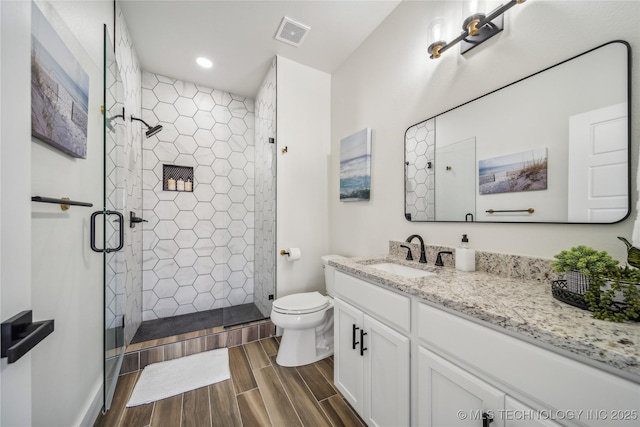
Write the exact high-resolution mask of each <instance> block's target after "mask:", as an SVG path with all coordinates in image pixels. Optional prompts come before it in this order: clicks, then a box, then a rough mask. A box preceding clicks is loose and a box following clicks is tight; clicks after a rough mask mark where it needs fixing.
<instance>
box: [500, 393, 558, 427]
mask: <svg viewBox="0 0 640 427" xmlns="http://www.w3.org/2000/svg"><path fill="white" fill-rule="evenodd" d="M504 409H505V411H504V417H503V418H504V425H505V427H560V424H558V423H556V422H555V421H552V420H548V419H545V415H547V416H548V415H552V414H553V411H536V410H534V409H531V408H530V407H529V406H527V405H525V404H524V403H522V402H519V401H517V400H515V399H514V398H513V397H511V396H506V397H505V401H504Z"/></svg>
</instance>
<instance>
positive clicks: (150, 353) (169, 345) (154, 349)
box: [120, 319, 276, 375]
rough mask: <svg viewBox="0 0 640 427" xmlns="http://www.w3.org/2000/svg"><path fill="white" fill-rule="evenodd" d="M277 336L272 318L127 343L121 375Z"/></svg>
mask: <svg viewBox="0 0 640 427" xmlns="http://www.w3.org/2000/svg"><path fill="white" fill-rule="evenodd" d="M274 336H276V333H275V325H274V324H273V323H272V322H271V320H269V319H265V320H260V321H257V322H251V323H247V324H244V325H238V326H233V327H230V328H224V327H222V326H217V327H215V328H210V329H204V330H200V331H195V332H189V333H186V334H181V335H175V336H172V337H167V338H161V339H157V340H151V341H145V342H141V343H136V344H130V345H128V346H127V348H126V350H125V354H124V359H123V361H122V367H121V368H120V375H124V374H128V373H131V372H135V371H139V370H141V369H144V367H145V366H147V365H149V364H151V363H157V362H164V361H166V360H172V359H177V358H179V357H185V356H189V355H192V354H196V353H201V352H203V351H209V350H216V349H218V348H224V347H227V348H230V347H236V346H239V345H242V344H247V343H250V342H253V341H258V340H261V339H263V338H269V337H274Z"/></svg>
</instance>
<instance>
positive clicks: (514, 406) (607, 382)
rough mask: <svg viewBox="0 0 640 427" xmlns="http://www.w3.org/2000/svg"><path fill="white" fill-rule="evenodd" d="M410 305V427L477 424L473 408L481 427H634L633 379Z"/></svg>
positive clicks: (638, 403)
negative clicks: (413, 359)
mask: <svg viewBox="0 0 640 427" xmlns="http://www.w3.org/2000/svg"><path fill="white" fill-rule="evenodd" d="M415 306H417V308H416V316H415V317H416V323H417V328H415V329H417V330H415V335H414V340H415V341H416V342H415V344H414V345H415V347H416V348H417V349H418V350H417V353H418V361H417V364H414V369H417V370H418V373H417V375H418V378H419V383H418V386H417V387H415V388H414V390H416V391H417V392H416V395H415V396H412V397H413V402H414V405H417V410H416V411H415V412H414V414H415V413H417V420H416V422H415V423H414V424H415V425H420V426H433V427H439V426H441V425H447V426H452V427H454V426H467V425H472V426H478V427H480V426H483V421H482V419H481V416H479V415H478V412H480V415H481V414H482V412H485V413H487V414H489V415H492V416H493V422H491V423H490V424H484V425H490V426H491V427H500V426H504V427H516V426H518V427H520V426H560V425H567V426H574V425H588V426H638V425H640V413H639V412H640V385H638V384H637V383H634V382H631V381H629V380H626V379H623V378H621V377H618V376H616V375H613V374H610V373H608V372H605V371H603V370H600V369H597V368H595V367H592V366H589V365H587V364H584V363H581V362H578V361H576V360H573V359H571V358H568V357H565V356H562V355H560V354H557V353H555V352H551V351H549V350H546V349H544V348H541V347H539V346H537V345H533V344H530V343H528V342H525V341H522V340H520V339H518V338H514V337H512V336H509V335H507V334H505V333H503V332H499V331H496V330H494V329H492V328H489V327H487V326H484V325H481V324H479V323H476V322H475V321H471V320H467V319H465V318H462V317H460V316H459V315H457V314H452V313H449V312H447V311H445V310H442V309H440V308H437V307H434V306H431V305H428V304H424V303H418V302H417V301H416V302H415ZM523 400H525V401H526V404H525V403H522V401H523ZM458 411H462V412H460V413H458ZM445 417H446V418H445ZM459 418H466V419H465V420H461V419H459ZM471 418H473V420H472V421H473V422H472V421H469V419H471ZM440 420H444V421H443V422H440Z"/></svg>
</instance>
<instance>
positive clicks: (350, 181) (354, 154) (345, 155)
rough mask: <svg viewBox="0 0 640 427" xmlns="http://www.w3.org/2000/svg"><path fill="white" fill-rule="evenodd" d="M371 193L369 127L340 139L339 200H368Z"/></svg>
mask: <svg viewBox="0 0 640 427" xmlns="http://www.w3.org/2000/svg"><path fill="white" fill-rule="evenodd" d="M370 193H371V128H365V129H362V130H361V131H358V132H356V133H354V134H353V135H350V136H347V137H346V138H343V139H342V140H340V201H343V202H355V201H360V200H369V195H370Z"/></svg>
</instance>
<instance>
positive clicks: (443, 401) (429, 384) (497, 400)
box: [415, 346, 505, 427]
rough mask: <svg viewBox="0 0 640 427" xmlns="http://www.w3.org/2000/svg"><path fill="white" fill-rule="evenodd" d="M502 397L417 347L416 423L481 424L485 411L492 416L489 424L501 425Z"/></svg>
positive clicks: (436, 425) (435, 426) (433, 425)
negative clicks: (417, 406)
mask: <svg viewBox="0 0 640 427" xmlns="http://www.w3.org/2000/svg"><path fill="white" fill-rule="evenodd" d="M504 398H505V395H504V393H503V392H501V391H500V390H498V389H496V388H494V387H492V386H491V385H489V384H487V383H485V382H484V381H482V380H480V379H479V378H477V377H475V376H473V375H471V374H470V373H468V372H467V371H465V370H463V369H460V368H459V367H457V366H456V365H454V364H452V363H450V362H447V361H446V360H445V359H443V358H441V357H439V356H437V355H436V354H434V353H433V352H431V351H429V350H427V349H426V348H424V347H422V346H418V398H417V399H416V400H415V402H417V404H418V405H420V406H419V408H418V423H417V424H418V425H419V426H430V427H442V426H447V427H458V426H473V427H480V426H482V425H483V421H482V418H483V414H487V415H489V416H492V417H493V422H491V427H503V426H504V420H503V419H502V417H501V416H500V411H502V410H503V409H504Z"/></svg>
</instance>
